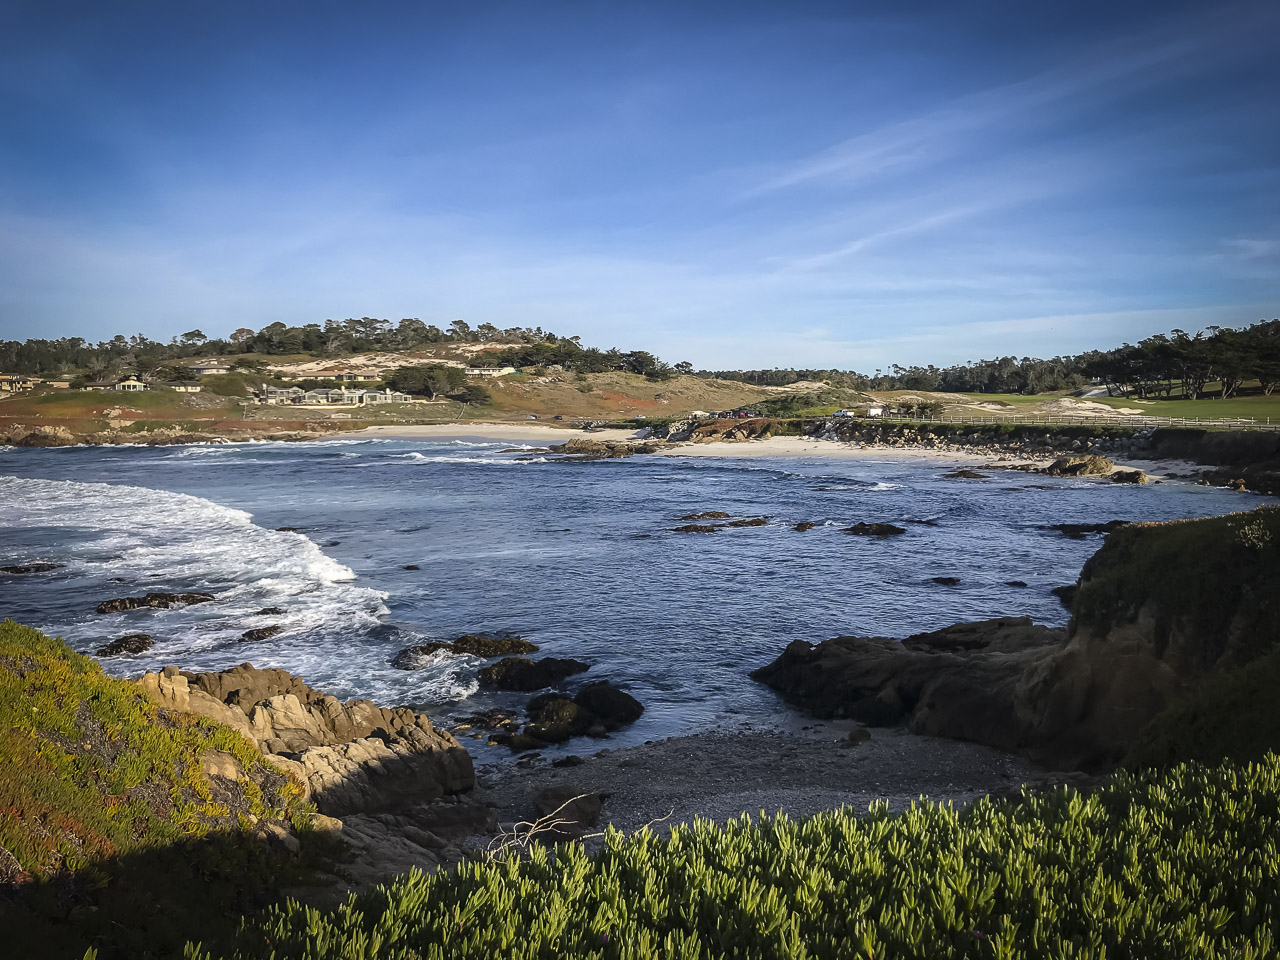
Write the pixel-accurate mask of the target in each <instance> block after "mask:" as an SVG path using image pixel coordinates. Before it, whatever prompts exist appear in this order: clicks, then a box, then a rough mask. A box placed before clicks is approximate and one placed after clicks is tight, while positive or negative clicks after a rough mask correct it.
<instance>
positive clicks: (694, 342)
mask: <svg viewBox="0 0 1280 960" xmlns="http://www.w3.org/2000/svg"><path fill="white" fill-rule="evenodd" d="M1277 37H1280V5H1278V4H1276V3H1274V2H1261V0H1259V2H1253V0H1250V2H1243V3H1230V2H1228V3H1214V4H1206V3H1202V2H1196V3H1178V2H1166V3H1156V2H1150V3H1124V2H1112V3H1105V4H1104V3H1096V4H1095V3H1089V2H1072V3H1044V4H1040V3H1031V4H1028V3H1025V2H1019V3H1012V2H1011V3H983V2H977V3H969V4H956V3H954V2H947V3H930V2H918V3H909V4H904V3H900V2H899V3H892V4H890V3H885V4H875V3H805V2H789V3H782V2H776V3H753V2H749V0H743V2H734V3H710V2H707V3H698V2H683V3H661V2H651V3H607V2H602V0H601V2H553V0H548V2H544V3H538V4H532V3H527V2H525V3H502V2H491V3H487V4H449V5H446V4H442V3H433V2H421V0H419V2H379V0H370V2H368V3H363V4H352V3H349V2H344V3H334V2H326V0H312V2H306V3H301V2H299V3H285V2H271V0H259V2H256V3H253V4H239V3H235V2H220V3H216V4H207V3H206V4H196V3H193V2H188V0H165V2H132V3H131V2H127V0H121V2H115V3H111V4H103V3H98V2H93V3H88V2H84V3H64V2H59V0H41V2H34V0H31V2H28V0H16V2H15V0H10V2H9V3H7V4H4V5H2V6H0V130H3V131H4V133H3V135H0V336H2V337H6V338H19V339H20V338H26V337H31V336H59V335H77V336H84V337H87V338H89V339H98V338H105V337H109V336H111V335H113V334H115V333H117V332H123V333H126V334H132V333H137V332H142V333H146V334H147V335H149V336H153V337H156V338H160V339H167V338H168V337H170V336H172V335H174V334H176V333H179V332H182V331H184V330H189V329H191V328H192V327H200V328H201V329H203V330H204V331H205V332H206V333H208V334H211V335H213V334H226V333H228V332H230V331H231V330H232V329H234V328H236V327H239V326H251V327H255V328H256V327H260V326H262V325H264V324H266V323H270V322H273V321H276V320H281V321H284V322H286V323H291V324H293V323H307V322H315V321H323V320H324V319H326V318H330V317H333V318H342V317H346V316H363V315H368V316H384V317H389V318H392V319H399V318H400V317H409V316H416V317H421V318H422V319H423V320H425V321H427V322H434V323H437V324H440V325H441V326H444V325H447V324H448V322H449V321H450V320H452V319H455V318H462V319H465V320H467V321H468V322H470V323H472V324H477V323H483V322H486V321H487V322H492V323H495V324H497V325H499V326H511V325H522V326H523V325H529V326H536V325H541V326H543V327H546V328H548V329H553V330H556V331H557V332H563V333H578V334H581V335H582V336H583V338H584V340H585V341H587V342H590V343H596V344H600V345H618V346H622V347H624V348H645V349H651V350H653V351H654V352H656V353H658V354H659V355H660V356H662V357H664V358H665V359H668V360H670V361H673V362H674V361H678V360H686V359H687V360H690V361H692V362H693V363H695V364H696V365H698V366H711V367H741V366H749V367H756V366H788V365H794V366H819V367H827V366H839V367H849V368H856V369H859V370H872V369H874V368H876V367H887V366H888V364H890V363H892V362H900V363H916V362H935V363H939V364H945V363H952V362H958V361H964V360H970V359H977V358H979V357H990V356H995V355H998V354H999V355H1003V354H1016V355H1019V356H1028V355H1031V356H1051V355H1054V354H1059V353H1068V352H1076V351H1079V350H1082V349H1087V348H1090V347H1094V346H1109V345H1114V344H1116V343H1119V342H1120V341H1122V340H1125V339H1129V340H1133V339H1137V338H1141V337H1142V336H1145V335H1147V334H1150V333H1154V332H1160V331H1166V330H1169V329H1171V328H1174V327H1181V328H1185V329H1189V330H1194V329H1199V328H1201V327H1203V326H1206V325H1208V324H1213V323H1218V324H1223V325H1242V324H1247V323H1250V322H1253V321H1256V320H1258V319H1262V318H1264V317H1265V318H1271V317H1275V316H1277V315H1280V296H1278V295H1280V109H1277V106H1276V104H1277V103H1280V60H1278V59H1277V58H1276V57H1275V54H1274V46H1275V41H1276V39H1277Z"/></svg>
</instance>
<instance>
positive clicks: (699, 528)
mask: <svg viewBox="0 0 1280 960" xmlns="http://www.w3.org/2000/svg"><path fill="white" fill-rule="evenodd" d="M671 529H672V531H673V532H674V533H715V532H716V531H717V530H719V529H720V528H719V527H717V526H715V525H714V524H710V523H686V524H685V525H684V526H682V527H672V528H671Z"/></svg>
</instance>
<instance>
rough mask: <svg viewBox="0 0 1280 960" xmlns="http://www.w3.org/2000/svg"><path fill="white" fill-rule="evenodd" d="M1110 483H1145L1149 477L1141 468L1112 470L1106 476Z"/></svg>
mask: <svg viewBox="0 0 1280 960" xmlns="http://www.w3.org/2000/svg"><path fill="white" fill-rule="evenodd" d="M1107 479H1108V480H1110V481H1111V482H1112V483H1136V484H1143V483H1146V482H1147V481H1148V480H1150V479H1151V478H1150V477H1148V476H1147V475H1146V474H1145V473H1143V472H1142V471H1141V470H1114V471H1112V473H1111V476H1109V477H1108V478H1107Z"/></svg>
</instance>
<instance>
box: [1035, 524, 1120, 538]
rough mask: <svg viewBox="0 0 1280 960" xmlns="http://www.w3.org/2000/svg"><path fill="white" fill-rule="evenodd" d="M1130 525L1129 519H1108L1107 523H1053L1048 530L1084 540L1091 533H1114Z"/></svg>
mask: <svg viewBox="0 0 1280 960" xmlns="http://www.w3.org/2000/svg"><path fill="white" fill-rule="evenodd" d="M1128 525H1129V521H1128V520H1108V521H1107V522H1106V523H1053V524H1050V525H1049V526H1048V527H1046V528H1045V529H1046V530H1057V531H1058V532H1059V533H1060V534H1062V535H1063V536H1064V537H1070V538H1071V539H1072V540H1083V539H1084V538H1085V537H1087V536H1088V535H1089V534H1091V533H1114V532H1115V531H1116V530H1119V529H1120V528H1121V527H1126V526H1128Z"/></svg>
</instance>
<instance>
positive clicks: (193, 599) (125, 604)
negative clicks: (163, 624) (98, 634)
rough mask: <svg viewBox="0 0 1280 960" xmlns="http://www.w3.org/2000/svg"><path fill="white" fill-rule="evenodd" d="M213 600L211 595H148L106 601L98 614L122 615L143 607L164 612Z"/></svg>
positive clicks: (101, 604)
mask: <svg viewBox="0 0 1280 960" xmlns="http://www.w3.org/2000/svg"><path fill="white" fill-rule="evenodd" d="M212 599H213V594H211V593H148V594H147V595H146V596H144V597H121V598H120V599H118V600H104V601H102V603H100V604H98V613H121V612H123V611H125V610H140V609H142V608H143V607H155V608H158V609H162V610H163V609H168V608H169V607H185V606H189V605H191V604H194V603H208V602H209V601H211V600H212Z"/></svg>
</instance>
